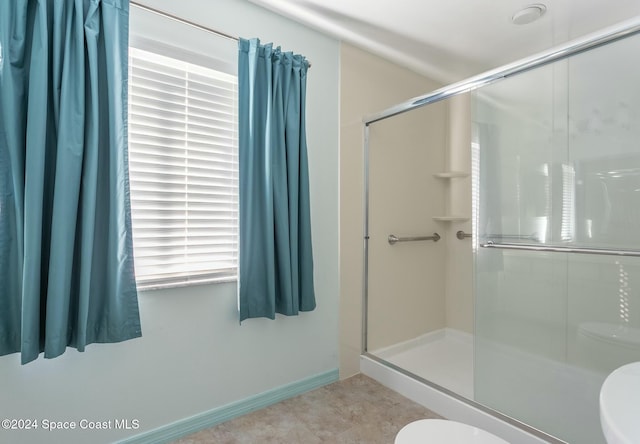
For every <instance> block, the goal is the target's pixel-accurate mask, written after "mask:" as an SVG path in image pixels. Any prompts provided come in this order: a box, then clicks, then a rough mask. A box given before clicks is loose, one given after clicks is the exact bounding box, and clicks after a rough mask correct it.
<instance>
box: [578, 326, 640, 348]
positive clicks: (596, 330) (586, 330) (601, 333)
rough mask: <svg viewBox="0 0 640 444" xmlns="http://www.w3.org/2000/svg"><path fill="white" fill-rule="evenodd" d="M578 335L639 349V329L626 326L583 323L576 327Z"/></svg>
mask: <svg viewBox="0 0 640 444" xmlns="http://www.w3.org/2000/svg"><path fill="white" fill-rule="evenodd" d="M578 329H579V331H580V333H582V334H583V335H585V336H589V337H591V338H594V339H599V340H601V341H606V342H610V343H613V344H618V345H626V346H631V347H639V348H640V329H638V328H635V327H630V326H629V325H627V324H610V323H607V322H585V323H583V324H580V326H579V327H578Z"/></svg>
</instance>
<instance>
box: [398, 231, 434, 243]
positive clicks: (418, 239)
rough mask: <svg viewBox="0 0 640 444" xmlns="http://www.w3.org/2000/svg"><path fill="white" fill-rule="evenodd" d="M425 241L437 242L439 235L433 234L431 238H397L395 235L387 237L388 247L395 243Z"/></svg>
mask: <svg viewBox="0 0 640 444" xmlns="http://www.w3.org/2000/svg"><path fill="white" fill-rule="evenodd" d="M427 240H432V241H434V242H438V241H439V240H440V235H439V234H438V233H433V236H408V237H398V236H396V235H395V234H390V235H389V237H388V238H387V241H388V242H389V245H394V244H395V243H396V242H414V241H427Z"/></svg>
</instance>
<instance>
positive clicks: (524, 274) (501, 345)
mask: <svg viewBox="0 0 640 444" xmlns="http://www.w3.org/2000/svg"><path fill="white" fill-rule="evenodd" d="M639 51H640V37H638V36H635V37H629V38H626V39H623V40H619V41H616V42H614V43H611V44H608V45H605V46H602V47H599V48H596V49H593V50H590V51H587V52H584V53H582V54H579V55H576V56H574V57H571V58H569V59H567V60H565V61H563V62H558V63H554V64H552V65H547V66H545V67H541V68H537V69H535V70H532V71H528V72H526V73H524V74H521V75H518V76H514V77H512V78H508V79H506V80H503V81H500V82H497V83H495V84H492V85H490V86H488V87H484V88H482V89H480V90H478V91H476V93H475V98H474V99H475V102H474V125H476V129H477V130H476V134H477V136H476V140H475V142H476V143H477V144H478V146H479V155H480V174H479V198H478V205H477V208H478V214H477V233H478V243H479V245H480V247H479V248H478V249H477V254H476V261H475V267H476V294H475V297H476V341H475V373H474V378H475V379H474V382H475V400H476V401H478V402H480V403H482V404H485V405H487V406H489V407H492V408H494V409H496V410H498V411H500V412H502V413H504V414H506V415H508V416H511V417H513V418H515V419H517V420H520V421H522V422H524V423H527V424H529V425H531V426H533V427H535V428H539V429H541V430H543V431H545V432H547V433H550V434H552V435H554V436H557V437H558V438H560V439H563V440H566V441H567V442H570V443H574V442H575V443H581V444H596V443H599V444H601V443H604V437H603V435H602V432H601V429H600V421H599V410H598V396H599V391H600V386H601V384H602V382H603V380H604V378H605V377H606V376H607V375H608V374H609V373H610V372H611V371H613V370H614V369H615V368H617V367H619V366H621V365H623V364H625V363H628V362H633V361H638V360H640V258H637V257H622V256H620V255H617V254H607V255H592V254H579V253H559V252H542V251H531V250H528V251H527V250H518V249H505V248H504V244H509V245H511V246H512V247H522V245H517V244H526V245H527V246H536V245H537V246H539V245H551V246H558V247H571V248H575V249H585V248H591V249H603V248H605V249H610V250H615V251H617V250H640V230H639V229H638V228H639V227H640V142H639V141H640V124H639V123H640V90H638V88H637V86H636V84H637V79H638V78H640V63H638V62H634V61H633V60H632V59H631V58H630V57H629V55H630V54H637V53H638V52H639ZM490 242H493V243H494V248H482V247H481V246H482V245H483V244H486V243H490ZM495 244H502V246H500V245H498V246H496V245H495ZM514 244H515V245H514Z"/></svg>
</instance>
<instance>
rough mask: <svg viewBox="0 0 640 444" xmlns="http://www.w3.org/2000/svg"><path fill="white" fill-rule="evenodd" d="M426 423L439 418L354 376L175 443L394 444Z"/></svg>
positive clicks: (368, 379) (369, 379)
mask: <svg viewBox="0 0 640 444" xmlns="http://www.w3.org/2000/svg"><path fill="white" fill-rule="evenodd" d="M423 418H440V416H438V415H436V414H435V413H434V412H432V411H430V410H428V409H426V408H424V407H422V406H421V405H418V404H416V403H414V402H413V401H411V400H409V399H407V398H405V397H403V396H401V395H399V394H398V393H396V392H394V391H392V390H390V389H388V388H386V387H384V386H382V385H381V384H379V383H377V382H376V381H374V380H373V379H371V378H368V377H367V376H364V375H356V376H353V377H351V378H349V379H346V380H344V381H339V382H336V383H333V384H330V385H327V386H325V387H322V388H319V389H317V390H313V391H311V392H308V393H305V394H302V395H300V396H297V397H295V398H291V399H288V400H286V401H282V402H280V403H278V404H274V405H272V406H270V407H267V408H265V409H262V410H259V411H256V412H253V413H250V414H248V415H245V416H242V417H240V418H236V419H234V420H231V421H228V422H225V423H223V424H220V425H218V426H216V427H212V428H210V429H206V430H202V431H200V432H198V433H195V434H193V435H189V436H187V437H185V438H182V439H180V440H178V441H175V442H174V444H203V443H215V444H267V443H268V444H316V443H331V444H352V443H353V444H378V443H379V444H392V443H393V440H394V438H395V436H396V434H397V433H398V431H399V430H400V429H401V428H402V427H403V426H405V425H406V424H408V423H410V422H411V421H415V420H417V419H423Z"/></svg>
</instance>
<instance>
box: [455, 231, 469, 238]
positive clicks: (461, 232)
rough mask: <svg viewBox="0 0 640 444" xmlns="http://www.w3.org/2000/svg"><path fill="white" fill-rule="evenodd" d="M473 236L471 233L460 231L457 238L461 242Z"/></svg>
mask: <svg viewBox="0 0 640 444" xmlns="http://www.w3.org/2000/svg"><path fill="white" fill-rule="evenodd" d="M471 236H472V234H471V233H465V232H464V231H462V230H460V231H458V232H457V233H456V237H457V238H458V239H460V240H462V239H466V238H468V237H471Z"/></svg>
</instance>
